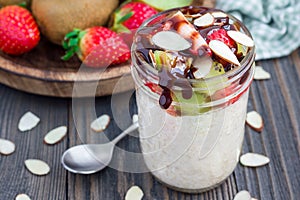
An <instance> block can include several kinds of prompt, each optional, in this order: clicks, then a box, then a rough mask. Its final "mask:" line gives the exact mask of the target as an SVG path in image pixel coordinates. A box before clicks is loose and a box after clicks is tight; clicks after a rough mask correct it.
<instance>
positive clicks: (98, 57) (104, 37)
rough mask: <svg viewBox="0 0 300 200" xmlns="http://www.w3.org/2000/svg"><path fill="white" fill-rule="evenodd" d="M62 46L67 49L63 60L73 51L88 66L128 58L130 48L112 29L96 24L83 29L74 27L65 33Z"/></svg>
mask: <svg viewBox="0 0 300 200" xmlns="http://www.w3.org/2000/svg"><path fill="white" fill-rule="evenodd" d="M62 45H63V48H64V49H66V50H67V52H66V55H65V56H63V57H62V59H63V60H68V59H69V58H70V57H72V56H73V55H74V54H75V53H77V55H78V57H79V58H80V59H81V60H82V61H83V62H84V63H85V64H86V65H87V66H89V67H107V66H109V65H114V64H120V63H124V62H126V61H127V60H129V59H130V50H129V48H128V46H127V45H126V44H125V42H124V41H123V40H122V38H121V37H120V36H118V35H117V33H115V32H114V31H112V30H110V29H108V28H105V27H102V26H96V27H92V28H88V29H86V30H84V31H81V30H79V29H75V30H74V31H73V32H70V33H68V34H67V35H66V37H65V39H64V41H63V44H62Z"/></svg>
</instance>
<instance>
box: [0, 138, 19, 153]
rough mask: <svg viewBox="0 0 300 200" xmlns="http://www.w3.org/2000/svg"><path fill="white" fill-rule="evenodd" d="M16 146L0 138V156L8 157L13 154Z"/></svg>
mask: <svg viewBox="0 0 300 200" xmlns="http://www.w3.org/2000/svg"><path fill="white" fill-rule="evenodd" d="M15 149H16V146H15V144H14V143H13V142H11V141H9V140H6V139H1V138H0V154H2V155H10V154H12V153H13V152H15Z"/></svg>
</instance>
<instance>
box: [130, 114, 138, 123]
mask: <svg viewBox="0 0 300 200" xmlns="http://www.w3.org/2000/svg"><path fill="white" fill-rule="evenodd" d="M138 121H139V116H138V115H137V114H134V115H133V116H132V123H133V124H134V123H136V122H138Z"/></svg>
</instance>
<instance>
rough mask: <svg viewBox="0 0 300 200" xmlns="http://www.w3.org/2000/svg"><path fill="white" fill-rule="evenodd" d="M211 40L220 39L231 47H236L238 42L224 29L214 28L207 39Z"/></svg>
mask: <svg viewBox="0 0 300 200" xmlns="http://www.w3.org/2000/svg"><path fill="white" fill-rule="evenodd" d="M211 40H219V41H221V42H223V43H225V44H226V45H227V46H228V47H229V48H231V49H233V48H234V49H236V43H235V42H234V40H233V39H231V38H230V37H229V36H228V34H227V31H226V30H224V29H213V30H212V31H211V32H209V33H208V35H207V38H206V41H207V43H209V42H210V41H211Z"/></svg>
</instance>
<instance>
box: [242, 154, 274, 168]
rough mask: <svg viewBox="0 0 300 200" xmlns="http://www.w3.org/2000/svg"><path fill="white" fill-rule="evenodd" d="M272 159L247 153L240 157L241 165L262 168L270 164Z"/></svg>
mask: <svg viewBox="0 0 300 200" xmlns="http://www.w3.org/2000/svg"><path fill="white" fill-rule="evenodd" d="M269 162H270V159H269V158H268V157H266V156H264V155H261V154H257V153H246V154H243V155H242V156H241V157H240V163H241V164H242V165H243V166H246V167H260V166H264V165H266V164H268V163H269Z"/></svg>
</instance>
